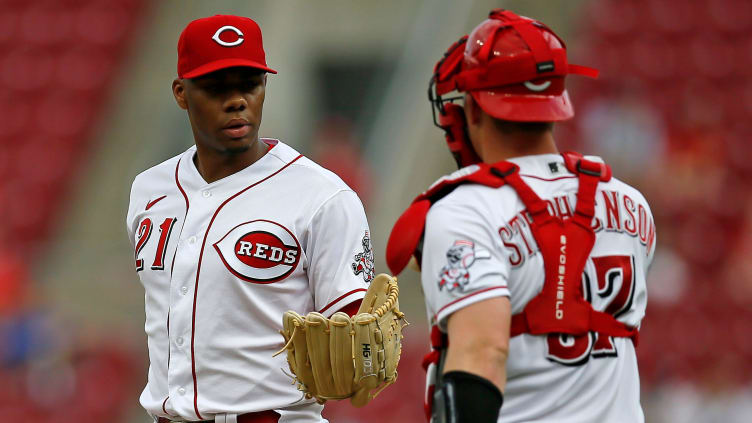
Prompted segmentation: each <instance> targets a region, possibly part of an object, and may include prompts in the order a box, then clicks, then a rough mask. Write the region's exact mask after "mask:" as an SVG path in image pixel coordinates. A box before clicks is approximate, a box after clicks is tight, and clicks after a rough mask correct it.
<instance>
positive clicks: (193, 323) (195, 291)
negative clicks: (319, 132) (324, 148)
mask: <svg viewBox="0 0 752 423" xmlns="http://www.w3.org/2000/svg"><path fill="white" fill-rule="evenodd" d="M301 157H303V155H302V154H300V155H298V157H296V158H294V159H293V160H291V161H290V162H289V163H287V164H286V165H284V166H282V167H281V168H279V169H277V171H276V172H274V173H272V174H271V175H269V176H267V177H266V178H264V179H262V180H260V181H258V182H254V183H253V184H251V185H249V186H247V187H245V188H243V190H242V191H239V192H237V193H236V194H234V195H233V196H232V197H230V198H228V199H227V200H225V201H223V202H222V204H220V205H219V207H217V210H215V211H214V215H212V218H211V220H210V221H209V226H207V227H206V233H205V234H204V240H203V241H202V242H201V252H200V253H199V255H198V267H197V269H196V285H195V286H194V287H193V316H192V317H191V371H192V373H193V410H194V411H195V412H196V417H198V418H199V420H204V418H203V417H201V414H199V412H198V385H197V382H196V359H195V356H194V351H193V341H194V339H195V337H196V300H197V299H198V279H199V276H200V275H201V261H202V259H203V258H204V247H205V246H206V238H207V237H208V236H209V230H210V229H211V226H212V224H213V223H214V219H215V218H216V217H217V214H219V211H220V210H222V207H224V206H225V204H227V203H229V202H230V201H232V200H233V199H234V198H235V197H237V196H239V195H240V194H242V193H244V192H246V191H248V190H249V189H251V188H253V187H255V186H256V185H258V184H260V183H262V182H264V181H266V180H267V179H269V178H271V177H272V176H274V175H276V174H278V173H279V172H282V171H283V170H285V169H287V167H288V166H290V165H291V164H293V163H295V162H296V161H297V160H298V159H299V158H301ZM179 186H180V185H178V187H179ZM181 191H182V188H181ZM187 202H188V199H187V198H186V204H187ZM187 212H188V211H187V208H186V213H187Z"/></svg>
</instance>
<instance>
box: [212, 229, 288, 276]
mask: <svg viewBox="0 0 752 423" xmlns="http://www.w3.org/2000/svg"><path fill="white" fill-rule="evenodd" d="M214 248H215V249H216V250H217V253H219V257H220V258H221V259H222V262H223V263H224V264H225V266H227V269H229V270H230V272H232V274H234V275H235V276H237V277H238V278H240V279H243V280H245V281H248V282H253V283H272V282H277V281H280V280H282V279H284V278H286V277H287V276H289V275H290V274H291V273H292V272H293V270H295V268H296V267H297V266H298V262H299V261H300V243H298V240H297V239H296V238H295V236H294V235H293V234H292V232H290V231H289V230H288V229H287V228H285V227H284V226H282V225H280V224H279V223H276V222H272V221H270V220H254V221H251V222H246V223H241V224H240V225H238V226H236V227H234V228H233V229H231V230H230V232H228V233H227V234H226V235H225V236H223V237H222V239H220V240H219V241H217V242H216V243H215V244H214Z"/></svg>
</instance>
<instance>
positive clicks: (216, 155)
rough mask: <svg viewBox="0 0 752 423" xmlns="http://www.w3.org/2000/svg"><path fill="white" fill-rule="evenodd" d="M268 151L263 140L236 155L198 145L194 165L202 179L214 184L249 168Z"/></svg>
mask: <svg viewBox="0 0 752 423" xmlns="http://www.w3.org/2000/svg"><path fill="white" fill-rule="evenodd" d="M267 151H269V149H268V146H267V145H266V144H265V143H264V142H263V141H261V140H257V141H256V142H254V143H253V144H252V145H251V147H249V148H248V150H245V151H241V152H234V153H228V152H220V151H217V150H213V149H211V148H208V147H205V146H202V145H200V144H198V143H197V144H196V155H195V156H193V163H194V164H195V165H196V169H198V172H199V174H201V177H202V178H203V179H204V180H205V181H206V182H207V183H212V182H215V181H218V180H220V179H222V178H225V177H227V176H230V175H232V174H235V173H237V172H240V171H241V170H243V169H245V168H247V167H248V166H250V165H252V164H253V163H255V162H256V161H258V160H259V159H260V158H261V157H263V156H264V154H266V152H267Z"/></svg>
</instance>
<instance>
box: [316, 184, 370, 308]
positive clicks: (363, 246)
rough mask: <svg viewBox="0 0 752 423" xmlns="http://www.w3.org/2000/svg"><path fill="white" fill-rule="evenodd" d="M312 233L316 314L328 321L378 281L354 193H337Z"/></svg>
mask: <svg viewBox="0 0 752 423" xmlns="http://www.w3.org/2000/svg"><path fill="white" fill-rule="evenodd" d="M308 232H309V236H308V242H307V248H306V255H307V256H308V263H309V264H308V269H307V272H308V281H309V284H310V286H311V290H312V292H313V299H314V306H315V308H316V311H318V312H320V313H322V314H324V315H325V316H327V317H328V316H331V315H332V314H334V313H335V312H337V311H338V310H339V309H341V308H342V307H344V306H346V305H347V304H350V303H352V302H353V301H356V300H359V299H362V298H363V296H364V295H365V292H366V290H367V289H368V284H369V283H370V282H371V280H372V279H373V277H374V256H373V247H372V245H371V235H370V232H369V229H368V221H367V220H366V214H365V211H364V210H363V204H362V203H361V202H360V199H359V198H358V196H357V195H356V194H355V193H354V192H353V191H350V190H342V191H339V192H337V193H336V194H334V195H333V196H332V197H331V198H329V199H328V200H327V201H326V202H325V203H324V204H323V205H322V206H321V207H320V208H319V209H318V210H317V211H316V213H315V214H314V216H313V218H312V219H311V223H310V225H309V226H308Z"/></svg>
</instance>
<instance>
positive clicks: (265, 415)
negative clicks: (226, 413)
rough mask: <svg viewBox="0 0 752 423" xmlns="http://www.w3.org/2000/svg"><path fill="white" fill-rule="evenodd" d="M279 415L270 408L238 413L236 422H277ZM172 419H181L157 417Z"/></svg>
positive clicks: (160, 420) (166, 421)
mask: <svg viewBox="0 0 752 423" xmlns="http://www.w3.org/2000/svg"><path fill="white" fill-rule="evenodd" d="M279 417H280V415H279V413H277V412H276V411H272V410H266V411H257V412H255V413H246V414H240V415H238V416H237V422H238V423H277V422H278V421H279ZM173 421H181V420H170V419H168V418H166V417H159V418H158V419H157V422H158V423H170V422H173ZM200 422H205V423H213V422H214V420H200ZM196 423H198V422H196Z"/></svg>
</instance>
